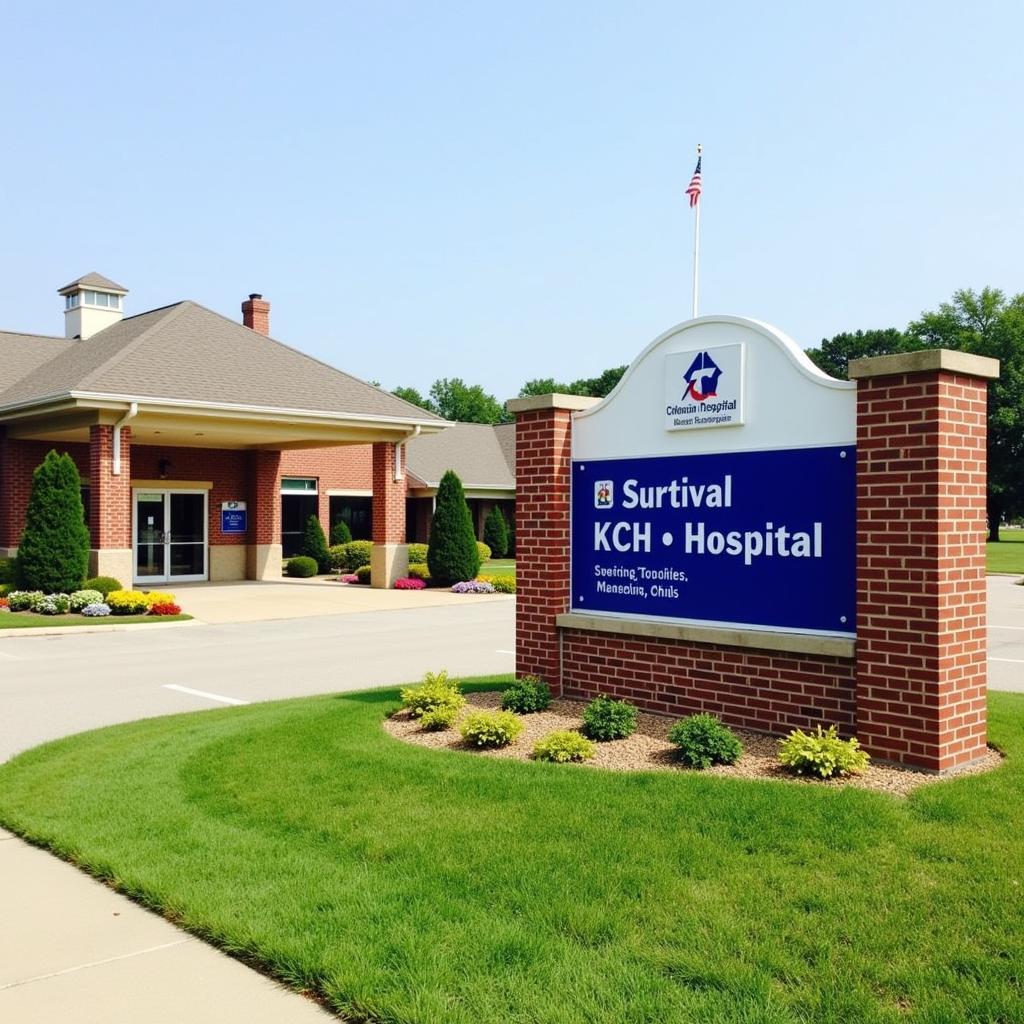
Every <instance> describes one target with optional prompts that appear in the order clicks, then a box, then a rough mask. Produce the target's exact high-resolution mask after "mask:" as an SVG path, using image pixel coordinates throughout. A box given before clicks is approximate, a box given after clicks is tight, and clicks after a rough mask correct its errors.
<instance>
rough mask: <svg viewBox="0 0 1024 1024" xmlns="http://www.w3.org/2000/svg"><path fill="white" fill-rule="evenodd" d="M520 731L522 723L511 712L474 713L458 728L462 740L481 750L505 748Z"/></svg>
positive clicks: (467, 716)
mask: <svg viewBox="0 0 1024 1024" xmlns="http://www.w3.org/2000/svg"><path fill="white" fill-rule="evenodd" d="M522 731H523V723H522V721H521V720H520V719H519V718H517V717H516V716H515V715H513V714H512V712H511V711H474V712H473V713H472V714H469V715H466V717H465V718H464V719H463V720H462V724H461V725H460V726H459V732H460V733H462V738H463V739H464V740H465V741H466V742H467V743H472V744H473V746H474V747H481V748H485V747H507V746H508V745H509V744H510V743H511V742H512V741H513V740H514V739H515V738H516V737H517V736H518V735H519V734H520V733H521V732H522Z"/></svg>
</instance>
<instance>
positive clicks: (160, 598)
mask: <svg viewBox="0 0 1024 1024" xmlns="http://www.w3.org/2000/svg"><path fill="white" fill-rule="evenodd" d="M146 604H147V605H149V607H150V608H152V607H153V605H155V604H174V595H173V594H168V593H166V592H164V591H160V590H149V591H147V592H146Z"/></svg>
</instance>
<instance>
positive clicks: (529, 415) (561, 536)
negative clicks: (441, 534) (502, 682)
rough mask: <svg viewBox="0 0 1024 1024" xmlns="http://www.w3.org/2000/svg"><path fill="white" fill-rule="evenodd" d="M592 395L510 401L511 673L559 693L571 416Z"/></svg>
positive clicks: (566, 569)
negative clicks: (513, 649)
mask: <svg viewBox="0 0 1024 1024" xmlns="http://www.w3.org/2000/svg"><path fill="white" fill-rule="evenodd" d="M596 402H597V399H594V398H581V397H578V396H574V395H542V396H540V397H538V398H517V399H514V400H513V401H511V402H509V403H508V409H509V411H510V412H513V413H515V416H516V671H517V673H518V674H519V675H521V676H522V675H535V676H540V677H541V678H542V679H546V680H547V681H548V682H549V683H550V684H551V686H552V689H554V690H555V691H556V692H560V691H561V683H562V681H561V666H560V663H559V662H560V659H559V650H558V629H557V628H556V626H555V618H556V616H558V615H561V614H562V613H563V612H565V611H567V610H568V608H569V483H570V479H571V464H570V462H571V450H570V448H571V446H570V441H571V438H572V421H571V417H572V413H573V411H575V410H580V409H588V408H590V406H592V405H594V404H595V403H596Z"/></svg>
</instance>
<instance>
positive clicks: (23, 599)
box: [7, 590, 45, 612]
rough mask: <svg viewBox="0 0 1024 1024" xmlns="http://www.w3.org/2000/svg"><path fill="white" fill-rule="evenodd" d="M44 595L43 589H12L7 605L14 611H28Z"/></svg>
mask: <svg viewBox="0 0 1024 1024" xmlns="http://www.w3.org/2000/svg"><path fill="white" fill-rule="evenodd" d="M44 596H45V595H44V594H43V592H42V591H41V590H12V591H11V592H10V593H9V594H8V595H7V606H8V607H9V608H10V609H11V611H12V612H27V611H29V610H30V609H31V607H32V605H34V604H35V603H36V601H38V600H39V599H40V598H42V597H44Z"/></svg>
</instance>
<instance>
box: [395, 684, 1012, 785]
mask: <svg viewBox="0 0 1024 1024" xmlns="http://www.w3.org/2000/svg"><path fill="white" fill-rule="evenodd" d="M502 696H503V695H502V693H501V692H499V691H488V692H483V693H468V694H466V705H465V707H464V708H463V709H462V710H461V711H460V712H459V716H458V718H457V719H456V721H455V723H454V728H451V729H448V730H446V731H442V732H430V731H426V730H424V729H422V728H421V727H420V723H419V722H418V721H417V720H416V719H415V718H413V717H412V716H411V715H409V714H408V713H407V712H405V711H400V712H398V713H397V714H395V715H393V716H392V717H391V718H388V719H385V721H384V729H385V730H386V731H387V732H388V733H390V734H391V735H392V736H394V737H395V738H396V739H399V740H402V741H404V742H405V743H414V744H416V745H417V746H421V747H434V748H437V749H441V750H449V751H468V750H471V749H472V750H473V752H474V756H477V757H506V758H512V759H514V760H517V761H529V760H531V753H532V751H533V748H534V745H535V744H536V743H537V742H538V741H539V740H542V739H544V738H546V737H548V736H550V734H551V733H553V732H557V731H562V730H571V731H578V730H579V729H580V727H581V725H582V724H583V709H584V708H585V707H586V705H587V702H586V701H581V700H570V699H565V698H561V699H556V700H553V701H552V702H551V706H550V707H549V708H548V710H546V711H539V712H536V713H534V714H530V715H523V716H522V718H521V721H522V723H523V731H522V734H521V735H520V736H519V737H518V738H517V739H516V741H515V742H514V743H511V744H509V745H508V746H506V747H497V748H492V749H487V750H476V749H475V748H471V747H470V746H469V745H468V744H467V743H466V742H465V741H464V740H463V738H462V736H461V735H460V734H459V730H458V725H459V721H461V719H462V718H464V717H465V716H466V715H468V714H472V713H475V712H479V711H482V710H487V711H492V710H497V709H499V708H500V707H501V702H502ZM673 724H674V720H673V719H671V718H666V717H663V716H661V715H652V714H648V713H646V712H643V711H641V712H640V713H639V714H638V715H637V728H636V731H635V732H634V733H632V735H630V736H628V737H626V738H625V739H621V740H609V741H606V742H603V743H597V744H596V745H595V746H596V750H595V753H594V757H593V759H592V760H588V761H586V762H585V763H586V764H587V765H591V766H593V767H595V768H605V769H610V770H611V771H633V772H635V771H679V772H692V771H694V770H695V769H691V768H687V767H686V766H685V765H684V764H683V763H682V762H681V760H680V758H679V754H678V751H677V749H676V747H675V746H674V745H673V744H672V743H671V742H670V741H669V738H668V734H669V731H670V729H671V727H672V726H673ZM734 731H735V733H736V735H737V736H738V737H739V739H740V740H741V741H742V744H743V754H742V756H741V757H740V758H739V760H738V761H737V762H736V763H735V764H732V765H721V764H719V765H713V766H712V767H710V768H707V769H704V770H703V771H702V772H701V774H703V775H721V776H729V777H732V778H746V779H772V780H777V781H779V780H782V781H789V782H793V783H795V784H799V785H809V786H855V787H857V788H861V789H874V790H882V791H884V792H888V793H893V794H896V795H900V796H902V795H905V794H907V793H909V792H910V791H911V790H913V789H916V788H917V787H918V786H922V785H925V784H928V783H933V782H937V781H940V780H941V779H945V778H950V777H951V776H950V775H944V776H937V775H926V774H924V773H923V772H915V771H912V770H911V769H909V768H899V767H896V766H894V765H883V764H871V765H869V766H868V768H867V770H866V771H865V772H864V774H863V775H849V776H840V777H837V778H832V779H827V780H821V779H814V778H809V777H807V776H797V775H793V774H792V773H791V772H789V771H787V770H786V769H785V768H784V767H783V766H782V765H781V764H779V743H780V740H779V738H778V737H774V736H765V735H764V734H763V733H753V732H746V731H744V730H741V729H737V730H734ZM1001 760H1002V758H1001V755H1000V754H999V753H998V752H996V751H995V750H991V749H990V750H989V752H988V754H987V755H986V756H985V757H984V758H982V759H981V760H980V761H978V762H975V763H974V764H972V765H969V766H967V767H965V768H963V769H960V770H959V771H957V772H955V773H952V774H953V775H967V774H975V773H978V772H985V771H989V770H991V769H992V768H995V767H997V766H998V765H999V764H1000V762H1001Z"/></svg>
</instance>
